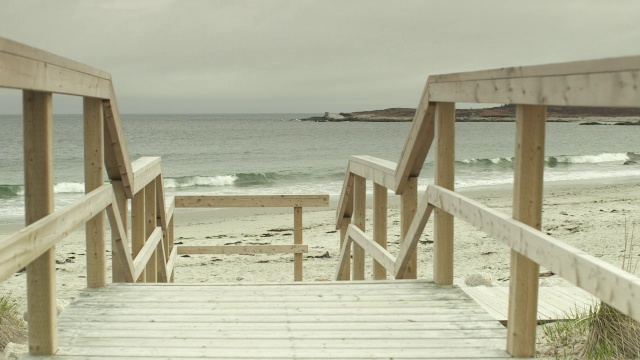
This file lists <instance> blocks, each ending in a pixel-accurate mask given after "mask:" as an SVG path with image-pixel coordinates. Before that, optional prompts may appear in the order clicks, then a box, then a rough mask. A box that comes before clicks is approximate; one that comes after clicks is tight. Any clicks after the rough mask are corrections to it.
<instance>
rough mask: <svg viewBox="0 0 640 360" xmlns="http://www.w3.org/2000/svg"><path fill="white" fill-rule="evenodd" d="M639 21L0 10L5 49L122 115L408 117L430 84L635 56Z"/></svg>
mask: <svg viewBox="0 0 640 360" xmlns="http://www.w3.org/2000/svg"><path fill="white" fill-rule="evenodd" d="M639 19H640V1H637V0H627V1H601V0H580V1H578V0H575V1H562V0H550V1H512V0H509V1H506V0H505V1H477V0H473V1H407V0H387V1H376V0H322V1H310V0H309V1H307V0H288V1H287V0H282V1H279V0H278V1H276V0H253V1H241V0H233V1H231V0H227V1H222V0H211V1H204V0H201V1H198V0H180V1H178V0H105V1H97V0H96V1H86V0H56V1H48V0H40V1H32V0H1V1H0V36H2V37H6V38H9V39H12V40H15V41H19V42H22V43H25V44H28V45H31V46H35V47H38V48H41V49H44V50H47V51H50V52H53V53H56V54H58V55H61V56H64V57H68V58H71V59H74V60H76V61H80V62H83V63H86V64H89V65H91V66H94V67H97V68H100V69H103V70H105V71H108V72H110V73H111V75H112V78H113V81H114V85H115V88H116V94H117V96H118V101H119V103H120V108H121V112H122V113H167V112H172V113H227V112H312V113H320V112H324V111H331V112H341V111H358V110H368V109H380V108H387V107H415V106H416V105H417V103H418V100H419V97H420V95H421V93H422V89H423V87H424V84H425V82H426V79H427V76H428V75H430V74H439V73H450V72H460V71H469V70H481V69H488V68H497V67H504V66H516V65H529V64H542V63H550V62H563V61H571V60H581V59H592V58H603V57H613V56H623V55H637V54H639V53H640V25H639V23H638V21H639ZM0 76H1V73H0ZM80 108H81V102H80V101H79V100H78V99H77V98H71V99H70V98H69V97H63V98H62V99H60V98H56V102H55V103H54V111H55V112H56V113H70V112H79V111H80ZM20 109H21V104H20V94H19V92H18V91H15V90H11V91H9V90H0V113H4V114H7V113H20V111H21V110H20Z"/></svg>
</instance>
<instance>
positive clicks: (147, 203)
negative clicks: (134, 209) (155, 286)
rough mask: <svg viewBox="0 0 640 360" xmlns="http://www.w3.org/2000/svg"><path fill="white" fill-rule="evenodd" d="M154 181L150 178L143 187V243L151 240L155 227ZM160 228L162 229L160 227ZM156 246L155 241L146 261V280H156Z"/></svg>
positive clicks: (155, 196)
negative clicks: (149, 256)
mask: <svg viewBox="0 0 640 360" xmlns="http://www.w3.org/2000/svg"><path fill="white" fill-rule="evenodd" d="M156 198H157V195H156V181H155V180H151V181H150V182H149V183H148V184H147V186H146V187H145V188H144V222H145V224H144V235H145V239H146V241H145V245H146V242H149V241H151V240H150V238H151V236H152V234H153V233H154V232H155V231H156V229H157V226H158V224H157V219H156V209H157V207H156ZM161 230H162V229H161ZM160 234H161V235H160V240H161V241H162V231H161V233H160ZM157 248H158V244H157V243H156V244H155V245H154V246H153V252H152V253H151V258H150V259H149V261H147V262H146V271H145V272H146V279H145V281H146V282H153V283H154V282H157V281H158V276H157V275H158V274H157V271H158V266H157V261H158V252H157V251H156V249H157Z"/></svg>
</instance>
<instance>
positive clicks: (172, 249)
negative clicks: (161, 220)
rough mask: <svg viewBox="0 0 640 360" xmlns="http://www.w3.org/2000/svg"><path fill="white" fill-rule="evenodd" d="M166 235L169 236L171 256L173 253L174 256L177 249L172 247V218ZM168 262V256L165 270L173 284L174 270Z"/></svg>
mask: <svg viewBox="0 0 640 360" xmlns="http://www.w3.org/2000/svg"><path fill="white" fill-rule="evenodd" d="M167 233H168V235H169V249H170V251H171V255H173V253H174V252H175V253H176V254H177V253H178V248H176V247H175V245H174V239H173V237H174V236H173V216H171V220H169V227H168V228H167ZM169 260H171V256H169V259H168V260H167V270H170V271H169V282H173V281H174V278H175V273H176V271H175V268H174V267H173V266H171V267H169ZM173 264H175V257H174V262H173ZM173 264H172V265H173Z"/></svg>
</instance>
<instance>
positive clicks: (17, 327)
mask: <svg viewBox="0 0 640 360" xmlns="http://www.w3.org/2000/svg"><path fill="white" fill-rule="evenodd" d="M18 305H19V304H18V302H17V301H16V300H15V299H13V298H12V297H11V295H0V349H4V348H5V346H7V344H8V343H12V342H13V343H19V344H22V343H25V342H26V341H27V328H26V325H25V322H24V320H22V318H21V316H20V313H19V311H18Z"/></svg>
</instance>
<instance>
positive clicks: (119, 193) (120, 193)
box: [111, 180, 130, 283]
mask: <svg viewBox="0 0 640 360" xmlns="http://www.w3.org/2000/svg"><path fill="white" fill-rule="evenodd" d="M111 185H112V186H113V191H114V193H115V195H116V202H117V205H118V210H119V211H120V221H121V222H122V226H123V227H124V230H125V232H126V231H127V223H128V221H127V217H128V215H127V214H128V213H129V206H128V201H129V200H128V199H127V194H126V193H125V192H124V185H123V184H122V181H115V180H112V181H111ZM114 236H116V234H115V233H114V232H113V231H112V232H111V266H112V268H111V276H112V281H113V282H114V283H119V282H126V281H127V280H126V277H125V275H124V271H125V267H124V266H122V265H121V264H120V259H119V258H118V257H117V256H113V254H115V253H116V251H118V249H117V248H116V245H115V240H114ZM127 250H128V251H130V249H127Z"/></svg>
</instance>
